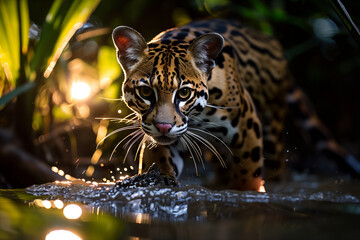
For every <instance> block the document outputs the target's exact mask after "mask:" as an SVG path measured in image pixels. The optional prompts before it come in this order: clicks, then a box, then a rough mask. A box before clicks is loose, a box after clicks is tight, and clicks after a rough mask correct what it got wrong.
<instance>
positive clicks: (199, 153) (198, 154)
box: [183, 133, 205, 169]
mask: <svg viewBox="0 0 360 240" xmlns="http://www.w3.org/2000/svg"><path fill="white" fill-rule="evenodd" d="M183 137H184V140H186V141H187V143H188V144H189V146H190V147H191V148H192V149H193V150H194V152H195V155H196V157H197V159H198V161H199V162H201V164H202V166H203V168H204V169H205V166H204V161H203V158H202V151H201V148H200V147H199V145H198V144H197V143H196V142H195V141H192V140H191V137H190V135H188V134H186V133H185V134H184V135H183Z"/></svg>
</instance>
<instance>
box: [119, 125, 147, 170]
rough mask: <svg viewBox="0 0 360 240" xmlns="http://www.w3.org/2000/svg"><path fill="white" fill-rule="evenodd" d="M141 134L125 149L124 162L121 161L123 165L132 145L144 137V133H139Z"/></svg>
mask: <svg viewBox="0 0 360 240" xmlns="http://www.w3.org/2000/svg"><path fill="white" fill-rule="evenodd" d="M141 133H142V134H139V135H138V136H137V137H136V138H135V139H134V141H133V142H132V143H131V144H130V146H129V148H128V149H127V151H126V154H125V156H124V161H123V162H124V163H125V161H126V158H127V156H128V154H129V152H130V149H131V148H132V147H133V146H134V144H135V143H136V142H137V141H139V140H140V139H141V138H142V137H143V136H144V135H145V133H144V132H141Z"/></svg>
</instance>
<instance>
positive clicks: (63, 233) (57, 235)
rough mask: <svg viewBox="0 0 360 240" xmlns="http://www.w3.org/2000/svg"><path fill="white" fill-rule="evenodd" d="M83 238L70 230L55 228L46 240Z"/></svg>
mask: <svg viewBox="0 0 360 240" xmlns="http://www.w3.org/2000/svg"><path fill="white" fill-rule="evenodd" d="M64 239H66V240H81V239H82V238H80V237H79V236H77V235H76V234H75V233H73V232H70V231H68V230H63V229H60V230H54V231H51V232H50V233H48V234H47V235H46V238H45V240H64Z"/></svg>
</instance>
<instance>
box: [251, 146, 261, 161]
mask: <svg viewBox="0 0 360 240" xmlns="http://www.w3.org/2000/svg"><path fill="white" fill-rule="evenodd" d="M260 158H261V155H260V147H255V148H254V149H253V150H252V151H251V160H253V162H258V161H259V160H260Z"/></svg>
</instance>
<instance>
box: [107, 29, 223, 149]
mask: <svg viewBox="0 0 360 240" xmlns="http://www.w3.org/2000/svg"><path fill="white" fill-rule="evenodd" d="M113 38H114V43H115V45H116V47H117V49H118V59H119V62H120V64H121V66H122V68H123V70H124V71H125V73H126V77H125V81H124V84H123V98H124V100H125V102H126V103H127V105H128V107H130V108H131V109H132V110H134V111H136V112H137V113H138V114H139V115H140V116H141V127H142V129H143V131H144V132H145V133H146V134H148V135H149V136H151V137H152V138H153V139H154V140H155V141H156V142H157V143H158V144H162V145H167V144H171V143H173V142H175V141H176V140H177V139H178V138H179V137H180V136H181V135H182V134H184V133H185V132H186V131H187V129H188V122H189V119H190V118H191V116H194V115H197V114H199V113H201V112H202V110H203V109H204V108H205V107H206V104H207V99H208V89H207V78H208V74H209V73H210V71H211V69H212V68H213V67H214V63H213V60H212V59H207V58H208V54H207V51H209V50H208V49H207V48H206V46H205V44H206V43H207V41H210V42H211V41H217V42H219V44H220V45H221V46H220V48H219V47H217V48H216V51H217V53H218V51H220V50H221V47H222V38H221V36H219V35H216V34H209V35H208V36H207V37H205V38H206V39H204V38H203V39H201V37H200V40H199V41H197V40H198V39H195V40H194V41H193V43H192V44H189V43H187V42H179V41H174V40H169V41H166V42H164V41H160V40H158V41H153V42H151V43H149V44H148V45H147V44H146V43H145V41H144V40H143V38H142V37H141V36H140V35H139V34H138V33H137V32H136V31H135V30H133V29H131V28H128V27H118V28H116V29H115V30H114V33H113ZM211 43H212V42H211ZM201 51H204V52H201ZM217 53H216V55H217ZM216 55H215V56H216Z"/></svg>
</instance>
